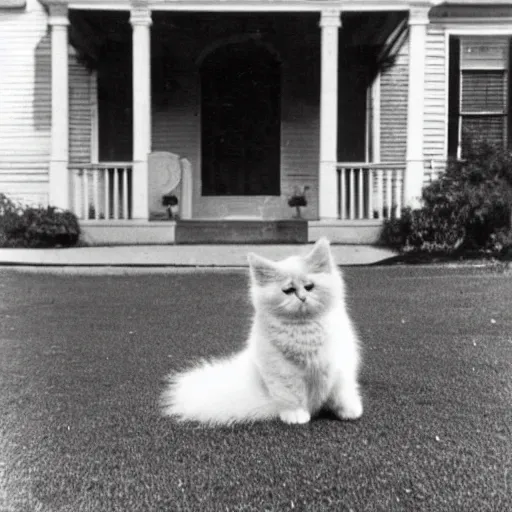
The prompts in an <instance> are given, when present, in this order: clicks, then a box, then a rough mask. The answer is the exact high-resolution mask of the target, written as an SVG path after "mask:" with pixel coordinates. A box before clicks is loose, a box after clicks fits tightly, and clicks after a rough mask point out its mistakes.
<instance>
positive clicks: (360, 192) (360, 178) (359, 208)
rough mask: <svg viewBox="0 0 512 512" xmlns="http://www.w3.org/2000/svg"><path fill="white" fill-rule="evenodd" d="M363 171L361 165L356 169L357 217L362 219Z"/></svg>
mask: <svg viewBox="0 0 512 512" xmlns="http://www.w3.org/2000/svg"><path fill="white" fill-rule="evenodd" d="M363 171H364V169H363V168H362V167H360V168H359V169H358V173H359V176H358V180H357V181H358V189H359V190H358V196H359V197H358V200H357V203H358V205H357V217H358V218H359V219H362V218H363V213H364V199H363V186H364V185H363Z"/></svg>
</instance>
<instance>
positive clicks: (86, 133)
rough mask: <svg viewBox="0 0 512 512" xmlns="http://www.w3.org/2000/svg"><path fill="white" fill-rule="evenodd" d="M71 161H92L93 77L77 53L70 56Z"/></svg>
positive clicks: (73, 162) (71, 162)
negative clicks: (78, 58)
mask: <svg viewBox="0 0 512 512" xmlns="http://www.w3.org/2000/svg"><path fill="white" fill-rule="evenodd" d="M69 162H70V164H77V163H83V164H85V163H90V162H91V78H90V73H89V71H88V70H87V69H86V68H85V67H84V66H83V64H81V63H80V62H78V61H77V59H76V57H75V55H70V57H69Z"/></svg>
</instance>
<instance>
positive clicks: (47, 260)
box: [0, 245, 395, 267]
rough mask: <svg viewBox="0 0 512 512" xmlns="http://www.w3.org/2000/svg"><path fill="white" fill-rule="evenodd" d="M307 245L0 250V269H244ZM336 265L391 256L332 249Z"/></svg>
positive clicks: (373, 250)
mask: <svg viewBox="0 0 512 512" xmlns="http://www.w3.org/2000/svg"><path fill="white" fill-rule="evenodd" d="M308 247H311V245H310V246H307V245H137V246H133V245H132V246H111V247H74V248H70V249H0V265H20V266H80V267H111V266H116V267H173V266H176V267H196V266H198V267H244V266H247V253H248V252H256V253H258V254H260V255H262V256H266V257H267V258H270V259H273V260H280V259H283V258H286V257H287V256H291V255H293V254H297V253H302V254H303V253H305V252H307V250H308ZM332 252H333V255H334V258H335V260H336V263H337V264H338V265H369V264H372V263H378V262H379V261H382V260H385V259H387V258H391V257H393V256H395V253H394V252H393V251H391V250H389V249H383V248H380V247H373V246H366V245H333V246H332Z"/></svg>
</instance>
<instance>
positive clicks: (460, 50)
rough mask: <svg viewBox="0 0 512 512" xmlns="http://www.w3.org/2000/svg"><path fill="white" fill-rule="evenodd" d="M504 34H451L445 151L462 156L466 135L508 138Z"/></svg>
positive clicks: (501, 140)
mask: <svg viewBox="0 0 512 512" xmlns="http://www.w3.org/2000/svg"><path fill="white" fill-rule="evenodd" d="M509 47H510V38H509V37H506V36H460V37H455V36H452V37H450V64H449V98H448V101H449V109H448V110H449V120H448V154H449V156H450V157H452V158H461V157H464V153H465V150H466V148H467V141H468V138H474V137H476V138H478V137H484V138H485V139H486V140H488V141H489V142H492V143H495V144H499V145H500V146H503V147H506V146H508V144H509V141H510V139H511V138H510V129H509V123H510V115H509V89H510V80H509V67H510V64H509V61H510V51H509Z"/></svg>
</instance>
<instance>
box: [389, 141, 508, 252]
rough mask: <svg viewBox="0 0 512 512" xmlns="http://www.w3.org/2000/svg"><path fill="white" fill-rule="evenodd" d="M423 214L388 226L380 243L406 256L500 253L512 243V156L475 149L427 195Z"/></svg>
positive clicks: (481, 146) (405, 215)
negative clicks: (416, 254) (413, 253)
mask: <svg viewBox="0 0 512 512" xmlns="http://www.w3.org/2000/svg"><path fill="white" fill-rule="evenodd" d="M422 199H423V206H422V208H420V209H416V210H411V209H404V210H403V211H402V216H401V218H400V219H394V220H388V221H386V222H385V223H384V228H383V231H382V236H381V241H382V242H383V243H384V244H385V245H388V246H391V247H393V248H396V249H399V250H401V251H402V252H410V251H420V252H427V253H443V254H454V253H456V254H464V253H469V252H480V253H482V252H483V253H496V252H503V251H504V250H506V247H507V245H508V244H509V242H510V238H511V236H510V230H511V214H512V154H511V153H510V152H508V151H504V150H502V149H499V148H496V147H495V146H493V145H491V144H488V143H486V142H478V143H474V144H473V145H472V146H471V147H470V148H469V149H468V151H467V158H466V159H465V160H464V161H459V162H453V163H451V164H449V165H448V168H447V170H446V172H445V173H444V174H443V175H441V177H440V178H439V179H438V180H436V181H434V182H432V183H431V184H430V185H429V186H427V187H426V188H425V189H424V190H423V193H422Z"/></svg>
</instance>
